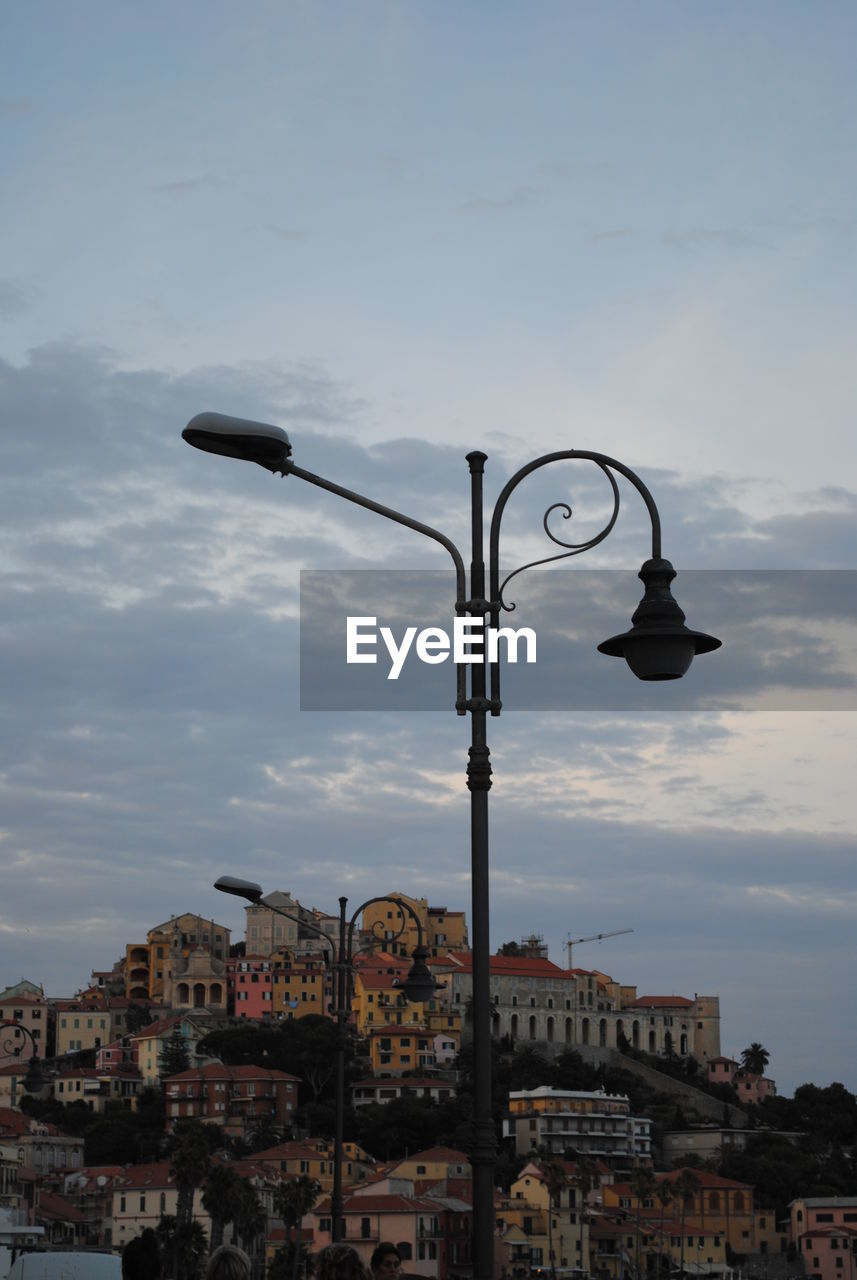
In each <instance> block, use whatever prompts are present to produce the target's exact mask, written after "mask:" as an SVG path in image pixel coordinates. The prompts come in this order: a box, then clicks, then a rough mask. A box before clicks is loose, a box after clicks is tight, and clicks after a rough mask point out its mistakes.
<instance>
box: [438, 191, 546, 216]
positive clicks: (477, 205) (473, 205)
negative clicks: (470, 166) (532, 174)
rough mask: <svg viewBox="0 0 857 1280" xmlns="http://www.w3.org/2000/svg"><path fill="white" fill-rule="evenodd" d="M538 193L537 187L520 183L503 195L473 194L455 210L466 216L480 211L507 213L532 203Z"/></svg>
mask: <svg viewBox="0 0 857 1280" xmlns="http://www.w3.org/2000/svg"><path fill="white" fill-rule="evenodd" d="M539 194H540V192H539V189H538V188H537V187H530V186H527V185H526V184H525V183H522V184H520V185H518V186H516V187H513V188H512V190H511V191H509V192H507V194H506V195H503V196H474V197H472V198H471V199H470V200H465V201H464V202H463V203H462V204H460V205H459V206H458V209H457V212H458V213H462V214H466V215H468V216H469V215H471V214H481V213H509V212H511V211H512V210H515V209H522V208H525V207H526V206H527V205H530V204H532V203H533V201H534V200H536V199H537V197H538V196H539Z"/></svg>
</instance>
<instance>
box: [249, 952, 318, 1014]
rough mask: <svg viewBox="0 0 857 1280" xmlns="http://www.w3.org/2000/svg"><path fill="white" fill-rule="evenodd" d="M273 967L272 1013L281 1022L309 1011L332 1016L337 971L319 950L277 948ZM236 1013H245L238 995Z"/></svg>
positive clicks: (272, 959)
mask: <svg viewBox="0 0 857 1280" xmlns="http://www.w3.org/2000/svg"><path fill="white" fill-rule="evenodd" d="M271 966H272V1005H271V1009H272V1014H273V1017H274V1018H275V1020H276V1021H278V1022H282V1021H285V1022H288V1021H290V1020H291V1019H292V1018H304V1017H306V1016H307V1014H315V1015H316V1016H317V1017H325V1018H327V1017H331V1016H332V1004H333V970H332V969H331V968H330V965H329V964H328V963H327V957H326V956H324V955H323V954H321V952H319V951H318V950H316V951H307V952H303V953H299V952H297V951H295V952H291V951H289V950H287V949H286V948H282V949H280V950H278V951H274V952H273V953H272V955H271ZM235 1012H236V1014H237V1015H238V1016H239V1017H242V1016H243V1009H242V1007H241V1005H240V1003H239V1002H238V998H237V995H236V1003H235Z"/></svg>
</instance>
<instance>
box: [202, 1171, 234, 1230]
mask: <svg viewBox="0 0 857 1280" xmlns="http://www.w3.org/2000/svg"><path fill="white" fill-rule="evenodd" d="M240 1181H241V1179H240V1178H239V1177H238V1174H237V1173H236V1172H235V1170H234V1169H230V1167H229V1165H228V1164H216V1165H214V1167H213V1168H212V1169H211V1170H210V1172H209V1174H208V1176H207V1178H206V1179H205V1186H204V1188H203V1191H202V1204H203V1208H204V1209H205V1212H206V1213H207V1214H208V1215H209V1217H210V1218H211V1247H212V1249H217V1248H218V1247H219V1246H220V1245H222V1244H223V1228H224V1227H225V1226H226V1224H227V1222H231V1221H232V1214H233V1211H234V1205H235V1201H236V1198H237V1196H238V1194H239V1192H238V1184H239V1182H240Z"/></svg>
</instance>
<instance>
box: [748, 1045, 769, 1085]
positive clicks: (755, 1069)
mask: <svg viewBox="0 0 857 1280" xmlns="http://www.w3.org/2000/svg"><path fill="white" fill-rule="evenodd" d="M770 1060H771V1055H770V1054H769V1053H768V1051H767V1049H766V1048H765V1046H764V1045H762V1044H759V1042H758V1040H754V1041H753V1043H752V1044H750V1045H748V1046H747V1048H746V1049H742V1050H741V1066H742V1067H743V1068H744V1070H745V1071H746V1072H747V1073H748V1074H749V1075H751V1076H763V1075H764V1074H765V1068H766V1067H767V1065H768V1063H769V1062H770Z"/></svg>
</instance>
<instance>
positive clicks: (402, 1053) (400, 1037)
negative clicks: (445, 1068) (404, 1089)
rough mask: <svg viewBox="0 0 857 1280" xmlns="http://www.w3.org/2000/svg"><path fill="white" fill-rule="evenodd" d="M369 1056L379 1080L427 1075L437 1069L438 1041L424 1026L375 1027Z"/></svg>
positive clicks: (371, 1036) (371, 1033)
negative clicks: (411, 1073) (409, 1074)
mask: <svg viewBox="0 0 857 1280" xmlns="http://www.w3.org/2000/svg"><path fill="white" fill-rule="evenodd" d="M369 1056H370V1059H371V1062H372V1072H373V1074H374V1075H376V1076H399V1075H401V1074H402V1072H404V1071H424V1070H425V1069H426V1068H428V1067H433V1066H434V1065H435V1053H434V1039H433V1037H432V1036H431V1035H430V1034H429V1032H428V1029H427V1028H426V1027H425V1026H424V1025H422V1026H421V1025H417V1024H412V1025H407V1024H403V1025H402V1026H399V1025H398V1024H396V1023H393V1024H388V1025H387V1026H386V1027H373V1029H372V1031H371V1032H370V1033H369Z"/></svg>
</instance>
